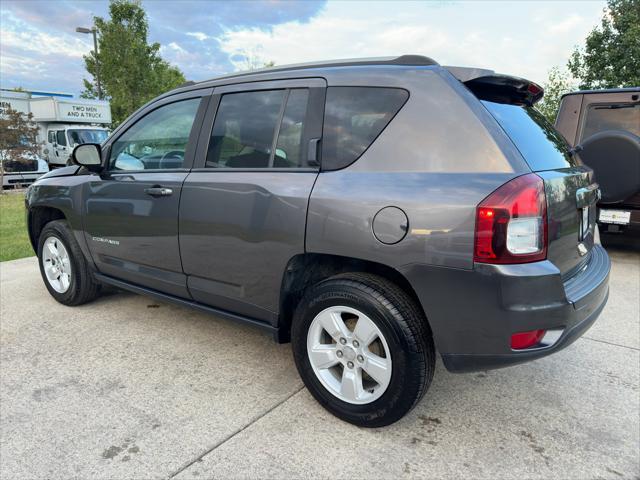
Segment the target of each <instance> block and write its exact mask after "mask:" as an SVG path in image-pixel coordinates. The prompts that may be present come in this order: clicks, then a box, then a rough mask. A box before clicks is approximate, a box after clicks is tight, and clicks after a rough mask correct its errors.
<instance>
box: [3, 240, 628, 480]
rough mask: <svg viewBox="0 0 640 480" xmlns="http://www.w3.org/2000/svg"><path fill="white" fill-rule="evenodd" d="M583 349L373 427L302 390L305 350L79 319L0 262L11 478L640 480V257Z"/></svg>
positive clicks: (621, 255)
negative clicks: (330, 409) (344, 418)
mask: <svg viewBox="0 0 640 480" xmlns="http://www.w3.org/2000/svg"><path fill="white" fill-rule="evenodd" d="M611 256H612V259H613V271H612V276H611V295H610V298H609V303H608V305H607V307H606V309H605V311H604V313H603V314H602V316H601V317H600V319H599V320H598V322H597V323H596V325H595V326H594V327H593V328H592V329H591V330H589V331H588V332H587V334H586V335H585V337H583V338H582V339H580V340H578V341H577V342H576V343H575V344H573V345H572V346H570V347H569V348H567V349H566V350H564V351H562V352H560V353H558V354H556V355H553V356H551V357H548V358H545V359H542V360H539V361H536V362H533V363H530V364H527V365H523V366H518V367H513V368H509V369H505V370H498V371H491V372H486V373H485V372H482V373H476V374H468V375H454V374H449V373H448V372H446V370H445V369H444V368H443V367H442V365H441V364H440V363H439V365H438V368H437V371H436V375H435V379H434V382H433V384H432V386H431V389H430V390H429V392H428V393H427V395H426V397H425V398H424V400H423V401H422V402H421V403H420V404H419V405H418V406H417V408H416V409H414V410H413V411H412V412H411V413H410V414H409V415H408V416H407V417H405V418H404V419H403V420H401V421H400V422H398V423H396V424H394V425H392V426H390V427H387V428H383V429H374V430H367V429H360V428H357V427H354V426H351V425H349V424H346V423H343V422H341V421H339V420H337V419H336V418H334V417H332V416H331V415H330V414H328V413H326V412H325V411H324V410H323V409H322V408H321V407H319V406H318V405H317V404H316V403H315V401H314V400H313V399H312V398H311V396H310V395H309V394H308V392H307V391H306V390H305V389H304V388H303V386H302V382H301V381H300V380H299V378H298V375H297V372H296V370H295V366H294V364H293V360H292V356H291V353H290V346H289V345H276V344H274V343H273V342H272V341H271V339H270V338H269V337H267V336H266V335H264V334H263V333H261V332H259V331H257V330H255V329H253V328H251V327H248V326H244V325H238V324H235V323H231V322H228V321H224V320H220V319H217V318H215V317H212V316H208V315H205V314H202V313H199V312H195V311H191V310H187V309H184V308H180V307H176V306H172V305H168V304H163V303H158V302H156V301H155V300H152V299H149V298H145V297H140V296H136V295H132V294H127V293H111V294H109V295H106V296H104V297H102V298H100V299H99V300H97V301H96V302H93V303H91V304H89V305H85V306H82V307H77V308H67V307H64V306H62V305H59V304H58V303H56V302H55V301H54V300H53V299H52V298H51V297H50V296H49V295H48V293H47V292H46V290H45V288H44V286H43V284H42V281H41V279H40V275H39V272H38V270H37V263H36V260H35V258H29V259H23V260H16V261H13V262H5V263H2V264H0V276H1V283H0V300H1V310H0V315H1V317H0V440H1V441H0V477H1V478H2V479H12V478H179V479H184V478H194V479H202V478H284V477H286V478H300V477H305V478H316V477H320V478H332V479H336V478H345V477H349V478H364V477H375V478H396V477H400V478H545V479H546V478H551V477H554V478H580V479H582V478H611V479H621V478H634V479H636V478H639V476H640V453H639V448H640V433H639V432H640V378H639V377H640V373H639V372H640V368H639V367H640V329H639V318H640V254H638V253H636V252H629V251H612V252H611Z"/></svg>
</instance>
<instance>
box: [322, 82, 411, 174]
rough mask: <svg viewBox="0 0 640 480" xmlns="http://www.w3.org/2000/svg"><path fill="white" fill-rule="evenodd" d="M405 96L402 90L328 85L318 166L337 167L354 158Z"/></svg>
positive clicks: (395, 111) (401, 104)
mask: <svg viewBox="0 0 640 480" xmlns="http://www.w3.org/2000/svg"><path fill="white" fill-rule="evenodd" d="M407 98H409V93H408V92H407V91H406V90H402V89H399V88H379V87H329V88H327V100H326V106H325V111H324V127H323V135H322V169H323V170H337V169H339V168H344V167H346V166H348V165H350V164H351V163H353V162H354V161H355V160H357V159H358V158H359V157H360V155H362V154H363V153H364V151H365V150H366V149H367V148H369V146H370V145H371V144H372V143H373V141H374V140H375V139H376V138H377V137H378V135H380V133H381V132H382V131H383V130H384V129H385V127H386V126H387V125H388V124H389V122H390V121H391V119H392V118H393V117H394V116H395V115H396V113H398V111H399V110H400V108H402V106H403V105H404V103H405V102H406V101H407Z"/></svg>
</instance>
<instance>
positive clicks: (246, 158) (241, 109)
mask: <svg viewBox="0 0 640 480" xmlns="http://www.w3.org/2000/svg"><path fill="white" fill-rule="evenodd" d="M286 93H287V91H286V90H266V91H257V92H242V93H229V94H226V95H223V96H222V98H221V100H220V106H219V107H218V111H217V113H216V119H215V122H214V124H213V130H212V132H211V140H210V142H209V151H208V152H207V162H206V166H207V167H209V168H269V164H270V163H271V162H272V161H273V160H272V158H274V156H275V152H272V150H273V139H274V136H275V134H276V130H277V127H278V123H279V121H280V113H281V110H282V105H283V102H284V99H285V95H286ZM272 153H274V156H272Z"/></svg>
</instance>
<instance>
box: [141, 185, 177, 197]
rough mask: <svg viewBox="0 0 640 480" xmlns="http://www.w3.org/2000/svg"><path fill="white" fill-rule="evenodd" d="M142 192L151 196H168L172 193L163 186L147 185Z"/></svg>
mask: <svg viewBox="0 0 640 480" xmlns="http://www.w3.org/2000/svg"><path fill="white" fill-rule="evenodd" d="M144 193H146V194H147V195H151V196H152V197H168V196H169V195H171V194H173V190H171V189H170V188H165V187H149V188H145V189H144Z"/></svg>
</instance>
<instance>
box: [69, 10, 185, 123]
mask: <svg viewBox="0 0 640 480" xmlns="http://www.w3.org/2000/svg"><path fill="white" fill-rule="evenodd" d="M109 17H110V18H109V19H107V20H105V19H103V18H101V17H95V18H94V23H95V26H96V28H97V30H98V56H97V58H96V55H95V52H91V54H89V55H85V56H84V61H85V67H86V69H87V72H89V74H91V75H92V76H93V77H94V78H95V76H96V66H97V63H96V62H98V65H99V67H100V80H101V86H102V91H103V96H104V97H106V98H108V99H109V100H110V101H111V115H112V117H113V124H114V126H116V125H118V124H119V123H121V122H122V121H123V120H125V119H126V118H127V117H128V116H129V115H131V114H132V113H133V112H134V111H135V110H137V109H138V108H139V107H141V106H142V105H144V104H145V103H146V102H148V101H149V100H151V99H152V98H154V97H156V96H158V95H159V94H161V93H163V92H166V91H167V90H171V89H172V88H175V87H177V86H179V85H181V84H182V83H184V82H185V78H184V75H183V74H182V72H181V71H180V70H179V69H178V68H176V67H173V66H171V65H170V64H169V63H168V62H166V61H165V60H163V59H162V58H161V57H160V54H159V51H160V44H159V43H153V44H149V43H148V42H147V37H148V31H149V24H148V21H147V15H146V13H145V11H144V9H143V8H142V5H141V3H140V1H139V0H112V1H111V3H110V4H109ZM84 86H85V91H84V92H83V93H82V97H84V98H97V97H98V95H97V87H96V84H95V83H94V82H91V81H89V80H87V79H85V80H84Z"/></svg>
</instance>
